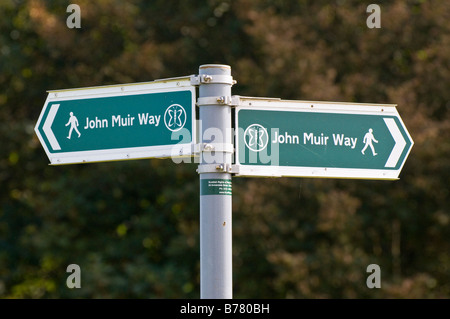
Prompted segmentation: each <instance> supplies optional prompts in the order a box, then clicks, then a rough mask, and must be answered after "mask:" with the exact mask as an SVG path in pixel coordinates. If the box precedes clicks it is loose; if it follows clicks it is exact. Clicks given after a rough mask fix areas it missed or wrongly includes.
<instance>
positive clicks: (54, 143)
mask: <svg viewBox="0 0 450 319" xmlns="http://www.w3.org/2000/svg"><path fill="white" fill-rule="evenodd" d="M58 108H59V104H53V105H52V106H51V107H50V111H49V112H48V115H47V119H46V120H45V123H44V126H43V127H42V129H43V130H44V133H45V135H46V136H47V139H48V141H49V142H50V145H51V147H52V148H53V150H54V151H59V150H60V149H61V146H59V143H58V140H57V139H56V137H55V134H53V131H52V124H53V120H54V119H55V116H56V112H58Z"/></svg>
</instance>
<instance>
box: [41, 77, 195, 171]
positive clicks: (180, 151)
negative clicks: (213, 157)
mask: <svg viewBox="0 0 450 319" xmlns="http://www.w3.org/2000/svg"><path fill="white" fill-rule="evenodd" d="M195 100H196V98H195V87H194V86H191V84H190V79H189V78H178V79H175V80H170V79H168V80H160V81H155V82H147V83H136V84H127V85H115V86H104V87H92V88H82V89H71V90H61V91H49V95H48V98H47V101H46V102H45V105H44V108H43V110H42V112H41V115H40V117H39V120H38V122H37V124H36V127H35V131H36V134H37V135H38V137H39V140H40V142H41V144H42V145H43V147H44V149H45V151H46V153H47V155H48V157H49V159H50V162H51V164H70V163H83V162H99V161H113V160H126V159H137V158H152V157H171V156H186V155H191V153H192V150H193V144H194V142H195V140H196V135H195V133H196V132H195V124H194V123H195Z"/></svg>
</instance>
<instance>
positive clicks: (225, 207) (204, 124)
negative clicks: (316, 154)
mask: <svg viewBox="0 0 450 319" xmlns="http://www.w3.org/2000/svg"><path fill="white" fill-rule="evenodd" d="M199 80H200V84H199V99H198V105H199V110H200V118H199V120H200V129H199V133H200V143H201V144H200V147H201V150H200V155H201V160H200V164H199V166H198V170H197V171H198V172H199V174H200V298H202V299H231V298H232V297H233V282H232V232H231V220H232V216H231V212H232V209H231V203H232V195H231V173H230V172H231V164H232V155H233V154H232V152H233V147H232V146H233V144H232V138H233V137H232V131H231V106H230V105H229V103H227V102H226V101H229V98H230V97H231V86H232V85H233V83H234V81H233V78H232V76H231V67H230V66H228V65H218V64H207V65H201V66H200V67H199Z"/></svg>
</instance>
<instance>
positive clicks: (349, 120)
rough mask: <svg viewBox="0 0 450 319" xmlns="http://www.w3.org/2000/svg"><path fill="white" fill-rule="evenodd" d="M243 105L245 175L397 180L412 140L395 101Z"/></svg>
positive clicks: (240, 147)
mask: <svg viewBox="0 0 450 319" xmlns="http://www.w3.org/2000/svg"><path fill="white" fill-rule="evenodd" d="M245 103H247V105H249V106H248V107H247V106H245ZM243 104H244V106H242V107H239V108H238V109H237V116H236V121H237V124H236V126H237V127H238V133H237V147H236V149H237V155H236V156H237V158H236V160H237V164H238V166H239V175H242V176H243V175H255V176H258V175H261V176H304V177H337V178H370V179H396V178H398V175H399V173H400V170H401V168H402V166H403V164H404V162H405V160H406V157H407V156H408V154H409V152H410V150H411V147H412V145H413V141H412V139H411V137H410V136H409V133H408V132H407V130H406V128H405V126H404V125H403V122H402V121H401V119H400V116H399V115H398V113H397V111H396V108H395V106H393V105H374V104H371V105H362V104H343V103H324V102H290V101H281V100H279V101H276V100H275V101H274V100H271V101H269V100H268V101H266V102H264V100H251V99H247V100H246V99H243ZM250 105H251V106H250Z"/></svg>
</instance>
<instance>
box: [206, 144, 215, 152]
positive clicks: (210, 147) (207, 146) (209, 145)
mask: <svg viewBox="0 0 450 319" xmlns="http://www.w3.org/2000/svg"><path fill="white" fill-rule="evenodd" d="M203 150H204V151H213V150H214V146H212V145H211V144H205V145H204V146H203Z"/></svg>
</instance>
